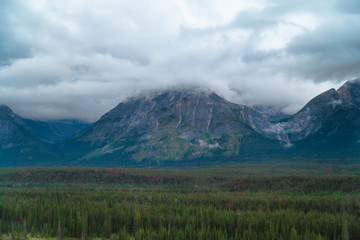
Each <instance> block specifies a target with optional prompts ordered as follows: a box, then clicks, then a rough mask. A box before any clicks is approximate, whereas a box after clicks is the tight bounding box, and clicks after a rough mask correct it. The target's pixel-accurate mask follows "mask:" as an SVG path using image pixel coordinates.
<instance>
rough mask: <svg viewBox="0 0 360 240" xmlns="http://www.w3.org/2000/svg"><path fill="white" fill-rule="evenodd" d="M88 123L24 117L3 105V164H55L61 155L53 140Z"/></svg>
mask: <svg viewBox="0 0 360 240" xmlns="http://www.w3.org/2000/svg"><path fill="white" fill-rule="evenodd" d="M86 126H88V124H85V123H81V122H78V121H53V122H40V121H34V120H29V119H23V118H21V117H19V116H18V115H16V114H15V113H14V112H13V111H12V110H11V109H10V108H9V107H7V106H5V105H0V160H1V161H0V167H1V166H35V165H43V166H44V165H45V166H51V165H54V164H56V163H57V162H58V161H59V155H58V154H57V153H56V151H55V146H53V145H51V144H50V143H54V142H59V141H62V140H64V139H65V138H68V137H70V136H72V135H74V134H75V133H77V132H79V131H81V130H82V129H84V128H85V127H86Z"/></svg>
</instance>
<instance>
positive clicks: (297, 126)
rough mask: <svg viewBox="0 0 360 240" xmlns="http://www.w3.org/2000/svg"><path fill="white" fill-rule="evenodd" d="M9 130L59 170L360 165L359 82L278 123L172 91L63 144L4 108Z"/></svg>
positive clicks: (48, 128)
mask: <svg viewBox="0 0 360 240" xmlns="http://www.w3.org/2000/svg"><path fill="white" fill-rule="evenodd" d="M1 121H2V122H1ZM5 123H6V124H8V125H6V124H5ZM9 124H10V125H9ZM11 124H15V125H16V124H17V125H16V126H19V129H21V131H23V132H25V133H26V134H25V135H26V136H27V137H28V138H29V139H31V138H32V137H34V139H32V141H35V142H36V143H39V144H38V145H39V146H44V148H46V149H50V150H47V151H48V152H50V153H51V154H53V155H56V156H58V158H57V159H59V163H58V164H62V165H86V166H93V165H96V166H104V165H106V166H154V165H155V166H162V165H164V164H172V163H175V164H180V165H181V164H186V163H187V162H199V164H201V163H202V162H203V164H206V161H208V160H214V159H217V160H218V161H220V162H221V161H228V160H231V161H244V160H246V159H248V160H251V159H266V158H269V157H272V158H277V157H278V158H287V157H288V158H293V157H294V156H309V157H312V156H315V157H321V156H322V155H323V156H324V157H325V156H327V155H331V154H337V155H339V156H340V157H341V156H342V155H341V154H343V156H347V157H358V156H360V152H359V150H358V148H359V147H358V144H359V140H358V139H360V80H353V81H349V82H346V83H345V84H344V85H343V86H341V87H340V88H339V89H338V90H335V89H333V88H332V89H330V90H328V91H325V92H323V93H321V94H319V95H318V96H316V97H314V98H313V99H311V100H310V101H309V102H308V103H307V104H306V105H305V106H304V107H303V108H302V109H300V110H299V111H298V112H297V113H295V114H294V115H292V116H289V117H287V118H285V119H284V118H283V119H280V120H279V121H274V120H272V121H271V120H270V119H269V116H266V114H262V113H261V112H259V111H257V110H256V109H255V108H252V107H249V106H246V105H241V104H236V103H233V102H231V101H228V100H226V99H224V98H223V97H221V96H219V95H217V94H216V93H213V92H211V91H209V90H202V89H198V88H197V89H181V88H176V89H170V90H163V91H155V92H151V93H149V92H148V93H144V94H140V95H138V96H135V97H130V98H128V99H126V100H125V101H123V102H121V103H119V104H118V105H117V106H116V107H114V108H113V109H112V110H111V111H109V112H107V113H106V114H104V115H103V116H102V117H100V118H99V120H98V121H96V122H95V123H93V124H91V125H89V126H87V127H86V126H76V124H75V123H74V128H75V129H77V130H79V131H78V132H77V133H75V134H74V135H73V136H69V135H67V136H64V135H62V138H61V137H60V136H61V131H60V133H59V131H57V130H56V128H57V127H56V124H53V125H51V124H50V123H41V122H36V121H33V120H27V119H22V118H20V117H18V116H17V115H16V114H14V113H13V112H12V110H11V109H10V108H8V107H7V106H4V105H1V106H0V132H1V133H5V132H6V131H9V129H10V127H9V126H13V125H11ZM71 124H72V123H71ZM71 124H70V125H71ZM15 125H14V126H15ZM60 125H61V124H60ZM4 126H5V127H4ZM6 126H8V127H6ZM62 127H63V128H64V126H62ZM81 128H82V129H81ZM6 129H7V130H6ZM34 129H35V130H34ZM21 131H20V130H19V132H21ZM5 135H6V134H2V138H3V139H4V136H5ZM54 137H55V138H57V139H58V140H57V141H54V139H52V138H54ZM9 138H10V137H9ZM0 139H1V135H0ZM59 139H60V140H59ZM59 142H60V143H59ZM32 143H33V142H32ZM7 144H8V145H6V144H5V142H4V141H3V142H2V143H1V149H3V150H2V151H4V149H5V148H6V146H11V143H10V145H9V143H7ZM34 144H35V143H34ZM30 145H31V144H30ZM35 145H36V144H35ZM49 145H50V148H49V147H48V146H49ZM340 146H341V147H340ZM39 149H41V148H39ZM0 154H1V152H0ZM0 156H1V155H0ZM30 165H31V163H30Z"/></svg>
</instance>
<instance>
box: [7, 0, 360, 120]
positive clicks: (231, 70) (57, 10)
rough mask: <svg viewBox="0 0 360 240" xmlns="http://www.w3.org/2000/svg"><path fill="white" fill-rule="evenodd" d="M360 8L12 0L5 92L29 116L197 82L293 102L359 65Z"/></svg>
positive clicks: (76, 111) (92, 112) (71, 113)
mask: <svg viewBox="0 0 360 240" xmlns="http://www.w3.org/2000/svg"><path fill="white" fill-rule="evenodd" d="M359 9H360V7H359V1H355V0H344V1H343V0H338V1H328V0H326V1H325V0H317V1H300V0H296V1H286V0H276V1H262V0H251V1H236V0H207V1H200V0H198V1H189V0H158V1H148V0H138V1H130V0H122V1H117V0H104V1H101V2H100V1H95V0H89V1H82V0H63V1H44V0H33V1H31V2H30V1H25V0H12V1H10V0H5V1H2V6H1V8H0V43H1V44H0V103H2V104H8V105H10V106H11V107H12V108H13V109H14V110H15V111H17V112H19V113H20V114H21V115H23V116H25V117H30V118H80V119H88V120H96V119H97V118H98V117H99V116H100V115H101V114H103V113H105V112H106V111H108V110H110V109H111V108H112V107H114V106H115V105H116V104H117V103H118V102H119V101H122V100H124V99H125V98H126V97H128V96H131V95H134V94H138V93H140V92H142V91H147V90H156V89H166V88H169V87H175V86H186V85H196V86H200V87H205V88H209V89H211V90H213V91H216V92H217V93H219V94H221V95H223V96H225V97H226V98H228V99H230V100H232V101H235V102H239V103H246V104H253V105H254V104H271V105H275V106H277V107H279V108H281V109H283V110H284V111H286V112H288V113H292V112H294V111H296V110H298V109H299V108H301V107H302V106H303V105H304V104H305V103H306V102H307V101H308V100H309V99H310V98H312V97H314V96H315V95H317V94H319V93H320V92H322V91H324V90H327V89H328V88H331V87H337V86H339V85H340V84H341V82H342V81H344V80H346V79H351V78H355V77H358V76H359V74H360V73H359V66H360V49H359V48H360V43H359V41H360V34H359V31H358V29H360V28H359V27H360V26H359V23H360V16H359ZM239 93H240V94H239Z"/></svg>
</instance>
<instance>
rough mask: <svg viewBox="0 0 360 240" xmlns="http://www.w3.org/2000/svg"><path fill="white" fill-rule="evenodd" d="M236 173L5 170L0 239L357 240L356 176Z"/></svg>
mask: <svg viewBox="0 0 360 240" xmlns="http://www.w3.org/2000/svg"><path fill="white" fill-rule="evenodd" d="M237 171H238V170H232V169H208V170H192V171H185V170H169V171H166V170H139V169H93V168H83V169H79V168H76V169H71V168H64V169H44V168H41V169H37V168H35V169H3V170H0V238H1V234H2V236H8V237H10V236H13V238H16V236H20V237H22V236H23V232H24V231H25V232H26V233H28V235H27V236H28V237H56V236H57V235H59V233H60V232H61V235H62V236H63V237H76V238H86V237H88V238H107V239H360V194H359V186H360V184H359V183H360V177H359V176H357V175H349V176H331V175H330V176H328V174H329V173H328V172H329V170H327V172H324V171H322V170H321V171H320V172H319V173H321V172H322V173H324V174H318V175H312V176H310V175H278V174H275V175H267V176H254V175H248V176H244V175H242V176H238V175H236V174H234V172H236V173H237ZM325 173H326V174H325ZM59 223H60V224H59Z"/></svg>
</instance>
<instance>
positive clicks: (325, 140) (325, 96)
mask: <svg viewBox="0 0 360 240" xmlns="http://www.w3.org/2000/svg"><path fill="white" fill-rule="evenodd" d="M274 124H275V125H276V126H277V128H278V129H279V131H278V133H279V134H280V135H282V136H283V140H285V141H286V142H288V144H289V145H294V149H293V151H294V152H296V153H298V154H301V155H306V156H311V157H324V158H325V157H328V156H332V157H341V158H344V157H358V156H360V148H359V147H360V145H359V139H360V80H353V81H348V82H346V83H345V84H344V85H343V86H342V87H340V88H339V89H338V90H335V89H330V90H328V91H326V92H324V93H322V94H320V95H318V96H316V97H315V98H313V99H312V100H311V101H310V102H309V103H308V104H306V105H305V106H304V107H303V108H302V109H301V110H300V111H299V112H297V113H296V114H294V115H293V116H292V117H291V118H289V119H287V120H285V121H280V122H278V123H274ZM284 136H285V137H284Z"/></svg>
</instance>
